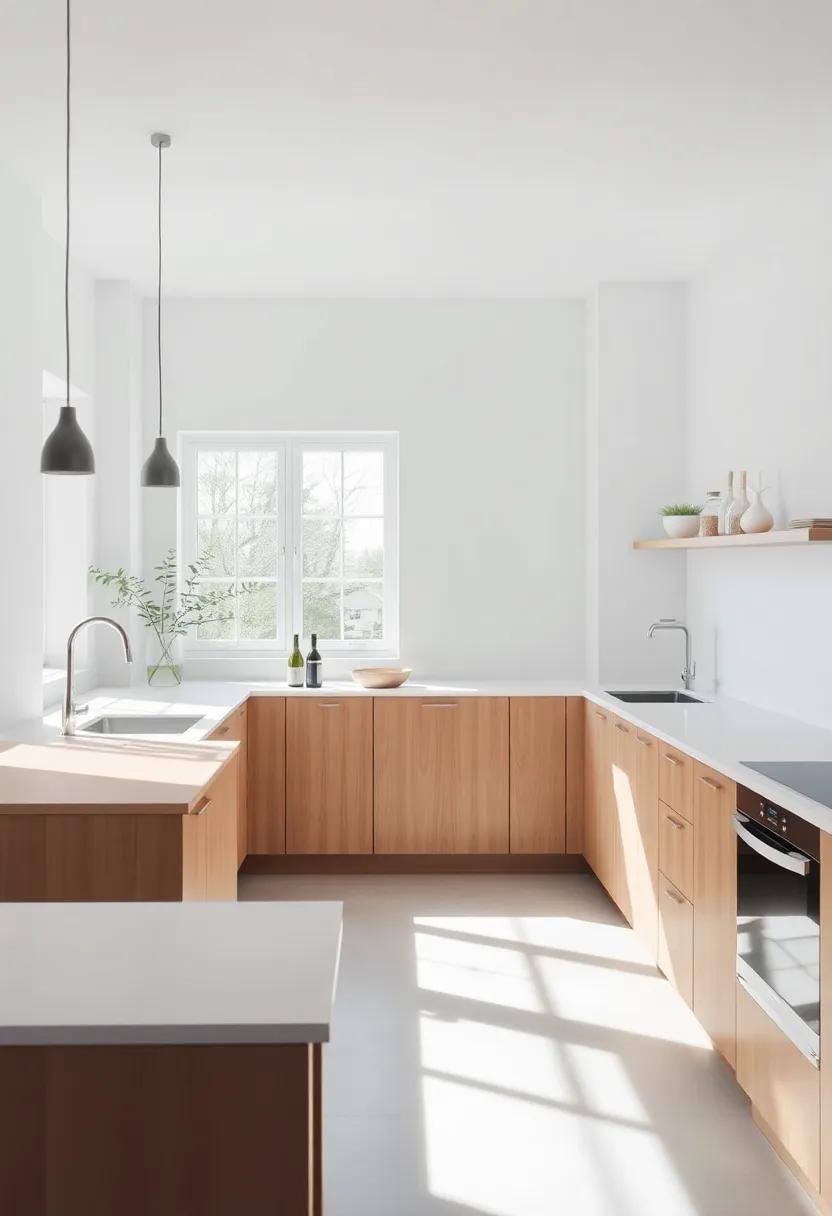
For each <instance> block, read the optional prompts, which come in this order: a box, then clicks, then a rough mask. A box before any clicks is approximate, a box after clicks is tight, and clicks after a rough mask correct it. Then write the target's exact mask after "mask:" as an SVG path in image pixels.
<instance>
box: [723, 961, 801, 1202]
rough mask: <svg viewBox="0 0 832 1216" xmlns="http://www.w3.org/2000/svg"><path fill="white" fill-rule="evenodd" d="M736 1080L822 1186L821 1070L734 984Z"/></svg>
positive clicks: (774, 1132)
mask: <svg viewBox="0 0 832 1216" xmlns="http://www.w3.org/2000/svg"><path fill="white" fill-rule="evenodd" d="M736 1002H737V1081H738V1082H739V1083H740V1085H741V1086H742V1088H743V1089H744V1090H745V1092H746V1093H747V1094H748V1096H749V1098H750V1099H751V1102H752V1104H753V1106H754V1108H755V1110H756V1111H759V1113H760V1115H761V1117H762V1119H763V1120H764V1121H765V1123H766V1124H767V1125H768V1128H769V1129H770V1130H771V1132H772V1133H773V1134H774V1136H775V1137H776V1139H777V1140H778V1141H779V1142H780V1143H781V1144H782V1145H783V1147H784V1148H785V1149H786V1152H787V1153H789V1155H790V1156H791V1157H793V1158H794V1160H795V1161H796V1162H797V1165H798V1166H799V1167H800V1169H801V1170H802V1171H803V1173H804V1174H805V1175H806V1177H807V1178H808V1179H809V1181H810V1183H811V1184H812V1186H813V1187H815V1189H819V1188H820V1132H819V1127H820V1073H819V1071H818V1069H817V1068H814V1067H813V1065H812V1064H810V1062H809V1061H808V1060H807V1059H806V1057H805V1056H804V1055H803V1054H802V1052H801V1051H799V1049H798V1048H797V1047H795V1045H794V1043H792V1041H791V1039H789V1038H787V1037H786V1035H785V1034H783V1032H782V1030H780V1028H779V1026H777V1025H776V1024H775V1023H774V1022H773V1021H772V1020H771V1018H770V1017H769V1016H768V1014H767V1013H765V1012H764V1011H763V1010H762V1009H761V1008H760V1006H759V1005H758V1004H757V1002H756V1001H755V1000H753V998H752V997H750V996H749V995H748V993H747V992H746V991H745V989H744V988H743V987H742V985H741V984H740V983H739V981H737V983H736Z"/></svg>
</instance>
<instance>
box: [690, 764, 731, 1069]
mask: <svg viewBox="0 0 832 1216" xmlns="http://www.w3.org/2000/svg"><path fill="white" fill-rule="evenodd" d="M736 806H737V787H736V785H735V784H734V782H733V781H729V780H728V778H727V777H724V776H723V775H722V773H717V772H714V771H713V769H710V768H706V767H705V765H704V764H699V763H696V764H694V770H693V832H694V848H693V859H694V861H693V868H694V873H693V903H694V915H693V1011H694V1013H695V1014H696V1016H697V1018H698V1019H699V1021H700V1022H701V1023H702V1025H703V1026H704V1027H705V1029H706V1030H707V1032H708V1034H709V1035H710V1036H711V1038H712V1040H713V1042H714V1046H715V1047H716V1048H717V1050H718V1051H720V1052H721V1053H722V1055H723V1056H724V1057H725V1059H726V1060H727V1061H728V1063H729V1064H731V1066H732V1067H733V1065H734V1064H735V1062H736V969H737V965H736V959H737V838H736V835H735V833H734V828H733V824H732V816H733V814H734V811H735V810H736Z"/></svg>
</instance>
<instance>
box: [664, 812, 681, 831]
mask: <svg viewBox="0 0 832 1216" xmlns="http://www.w3.org/2000/svg"><path fill="white" fill-rule="evenodd" d="M665 819H666V820H667V822H668V823H669V824H672V826H673V827H674V828H675V829H676V831H677V832H684V830H685V825H684V824H683V823H680V822H679V820H678V819H674V818H673V816H672V815H665Z"/></svg>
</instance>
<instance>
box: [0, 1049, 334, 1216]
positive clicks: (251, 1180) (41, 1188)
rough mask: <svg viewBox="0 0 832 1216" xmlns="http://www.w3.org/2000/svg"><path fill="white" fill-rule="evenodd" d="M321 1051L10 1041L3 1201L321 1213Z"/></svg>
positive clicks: (5, 1070) (18, 1206)
mask: <svg viewBox="0 0 832 1216" xmlns="http://www.w3.org/2000/svg"><path fill="white" fill-rule="evenodd" d="M314 1063H315V1056H314V1051H313V1048H312V1047H311V1046H310V1045H308V1044H297V1045H281V1046H248V1045H246V1046H234V1047H228V1046H222V1045H219V1046H206V1047H195V1046H189V1047H175V1046H161V1047H160V1046H152V1047H150V1046H148V1047H91V1048H88V1047H64V1048H60V1047H47V1048H35V1047H32V1048H28V1047H27V1048H2V1049H0V1079H2V1081H3V1082H5V1083H4V1084H2V1085H0V1132H2V1133H3V1135H2V1140H3V1141H4V1144H3V1145H2V1146H1V1147H0V1193H2V1194H3V1202H4V1209H5V1205H6V1203H7V1201H8V1199H9V1196H11V1195H13V1196H16V1197H17V1196H19V1197H20V1198H21V1200H22V1202H20V1203H15V1204H14V1206H13V1208H10V1209H9V1210H10V1211H12V1210H14V1211H15V1213H19V1216H69V1214H70V1213H72V1214H74V1213H79V1214H80V1213H84V1216H113V1213H118V1216H147V1214H148V1213H150V1212H152V1213H153V1214H154V1216H238V1214H239V1213H240V1212H245V1213H246V1216H301V1214H303V1216H306V1214H307V1213H314V1212H315V1206H314V1205H315V1176H316V1171H318V1170H319V1168H320V1140H319V1138H318V1135H319V1126H316V1120H315V1118H314V1112H311V1111H310V1107H311V1105H312V1104H313V1103H314V1101H315V1084H316V1082H315V1080H314V1078H313V1080H312V1083H311V1084H310V1070H311V1069H312V1068H313V1067H314ZM7 1133H8V1137H9V1140H8V1142H7V1141H6V1134H7ZM310 1139H311V1140H312V1143H311V1145H310ZM11 1150H15V1151H11Z"/></svg>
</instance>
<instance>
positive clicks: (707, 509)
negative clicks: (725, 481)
mask: <svg viewBox="0 0 832 1216" xmlns="http://www.w3.org/2000/svg"><path fill="white" fill-rule="evenodd" d="M721 504H722V495H721V493H720V492H719V490H708V492H707V494H706V495H705V503H704V506H703V507H702V510H701V511H700V512H699V535H700V536H717V535H718V534H719V508H720V506H721Z"/></svg>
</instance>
